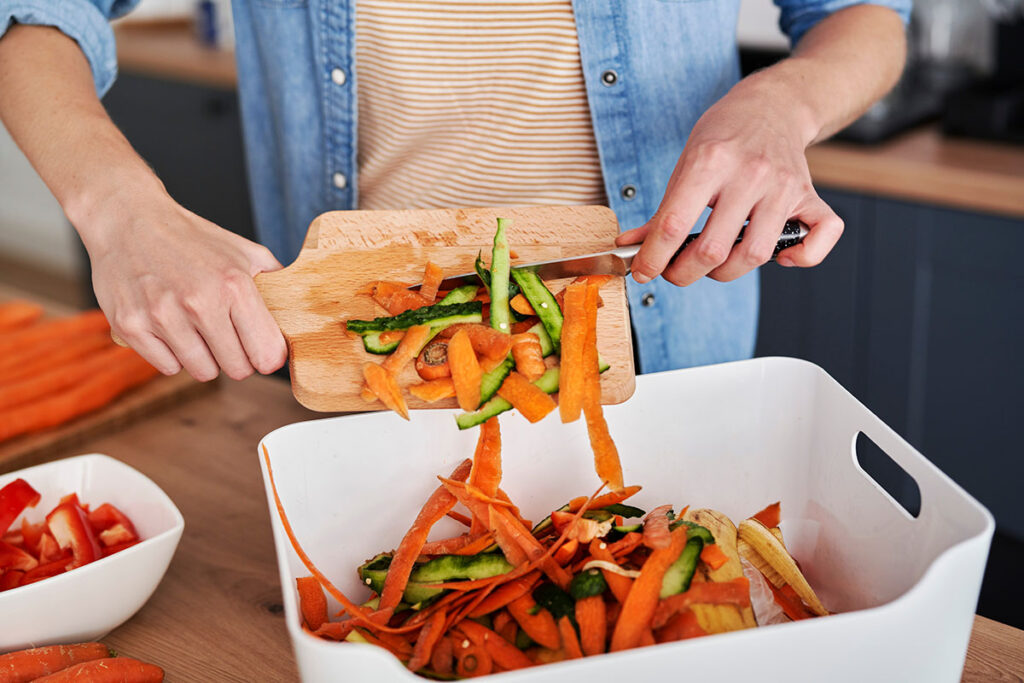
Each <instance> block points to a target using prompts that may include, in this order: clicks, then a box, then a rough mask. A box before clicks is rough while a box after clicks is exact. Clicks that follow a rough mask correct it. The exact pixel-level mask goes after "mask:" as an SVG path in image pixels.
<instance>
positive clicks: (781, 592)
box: [765, 581, 814, 621]
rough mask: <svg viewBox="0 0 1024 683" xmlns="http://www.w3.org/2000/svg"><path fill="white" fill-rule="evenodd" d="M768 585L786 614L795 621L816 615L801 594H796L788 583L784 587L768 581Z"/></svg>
mask: <svg viewBox="0 0 1024 683" xmlns="http://www.w3.org/2000/svg"><path fill="white" fill-rule="evenodd" d="M765 583H767V584H768V587H769V588H771V589H772V595H773V596H774V597H775V602H776V603H778V605H779V607H781V608H782V611H783V612H785V613H786V616H787V617H789V618H790V619H792V620H793V621H800V620H801V619H810V618H812V617H814V613H813V612H811V611H810V610H809V609H808V608H807V606H806V605H804V603H803V600H801V599H800V596H799V595H797V594H796V591H795V590H793V587H792V586H790V585H789V584H786V585H785V586H783V587H782V588H776V587H775V585H774V584H773V583H772V582H771V581H766V582H765Z"/></svg>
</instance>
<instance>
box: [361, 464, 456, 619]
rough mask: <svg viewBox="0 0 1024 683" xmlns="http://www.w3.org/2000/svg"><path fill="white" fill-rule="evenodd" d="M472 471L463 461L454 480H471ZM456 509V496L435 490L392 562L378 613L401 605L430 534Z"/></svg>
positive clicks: (445, 491) (440, 489)
mask: <svg viewBox="0 0 1024 683" xmlns="http://www.w3.org/2000/svg"><path fill="white" fill-rule="evenodd" d="M471 467H472V464H471V463H470V462H469V461H468V460H464V461H463V462H462V463H461V464H460V465H459V466H458V467H456V468H455V471H454V472H452V476H451V478H452V480H454V481H462V480H464V479H465V478H466V477H468V476H469V473H470V469H471ZM453 507H455V496H453V495H452V494H451V493H449V492H448V490H447V489H446V488H445V487H444V486H438V487H437V488H436V489H434V492H433V493H432V494H431V495H430V497H429V498H428V499H427V502H426V503H424V504H423V508H422V509H421V510H420V512H419V514H418V515H416V520H415V521H414V522H413V523H412V527H410V528H409V531H407V532H406V534H405V536H404V537H403V538H402V542H401V543H400V544H399V545H398V549H397V550H396V551H395V554H394V555H393V556H392V558H391V565H390V566H389V568H388V573H387V576H386V577H385V579H384V589H383V590H382V591H381V595H380V607H379V609H381V610H387V609H392V608H394V607H396V606H397V605H398V603H399V602H401V601H402V594H403V593H404V592H405V587H406V585H408V583H409V574H411V573H412V570H413V565H414V564H415V562H416V558H417V557H419V556H420V552H421V551H422V550H423V545H424V544H425V543H426V542H427V536H429V535H430V530H431V529H432V528H433V527H434V525H435V524H436V523H437V522H439V521H440V520H441V519H442V518H444V516H445V515H447V514H448V511H449V510H451V509H452V508H453Z"/></svg>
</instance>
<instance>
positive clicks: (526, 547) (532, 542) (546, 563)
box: [492, 508, 572, 590]
mask: <svg viewBox="0 0 1024 683" xmlns="http://www.w3.org/2000/svg"><path fill="white" fill-rule="evenodd" d="M492 509H493V510H495V512H496V514H497V515H498V516H499V517H500V518H501V519H502V520H503V523H504V524H505V527H506V530H507V531H509V532H511V534H512V536H513V538H514V539H515V541H516V542H517V543H519V546H520V547H521V548H522V549H523V551H525V552H526V555H527V557H529V558H530V560H539V561H540V568H541V571H543V572H544V573H545V574H546V575H547V576H548V578H549V579H551V581H552V582H553V583H554V584H555V585H556V586H558V587H559V588H561V589H562V590H567V589H568V588H569V582H570V581H572V575H571V574H569V572H567V571H566V570H565V568H564V567H562V566H561V565H559V564H558V563H557V562H555V560H554V557H553V555H554V553H555V552H557V551H558V548H554V547H552V548H548V549H545V548H544V546H543V545H541V543H540V541H538V540H537V539H536V538H534V537H533V534H531V533H530V530H529V529H527V528H526V527H525V526H524V525H523V524H522V523H521V522H519V520H518V519H516V517H515V516H514V515H513V514H512V513H511V512H510V511H509V510H507V509H498V508H492ZM563 538H564V536H563ZM510 561H511V560H510Z"/></svg>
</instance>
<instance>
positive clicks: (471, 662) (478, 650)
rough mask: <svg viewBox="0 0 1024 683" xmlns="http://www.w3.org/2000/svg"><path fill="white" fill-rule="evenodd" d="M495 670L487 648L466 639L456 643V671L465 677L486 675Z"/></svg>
mask: <svg viewBox="0 0 1024 683" xmlns="http://www.w3.org/2000/svg"><path fill="white" fill-rule="evenodd" d="M493 670H494V660H492V659H491V655H490V654H488V652H487V650H485V649H484V648H483V647H481V646H479V645H474V644H472V643H470V642H468V641H466V640H464V641H462V642H461V643H456V645H455V673H456V674H457V675H459V676H461V677H463V678H475V677H477V676H486V675H487V674H489V673H491V671H493Z"/></svg>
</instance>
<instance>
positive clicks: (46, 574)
mask: <svg viewBox="0 0 1024 683" xmlns="http://www.w3.org/2000/svg"><path fill="white" fill-rule="evenodd" d="M70 561H71V552H70V551H68V552H67V553H65V554H64V555H63V556H62V557H61V558H60V559H58V560H54V561H53V562H48V563H46V564H41V565H39V566H38V567H36V568H35V569H30V570H28V571H27V572H25V575H24V576H23V577H21V581H20V582H19V583H18V585H19V586H25V585H28V584H30V583H35V582H36V581H42V580H43V579H48V578H50V577H51V576H57V575H58V574H63V573H64V572H66V571H67V569H68V563H69V562H70Z"/></svg>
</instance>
